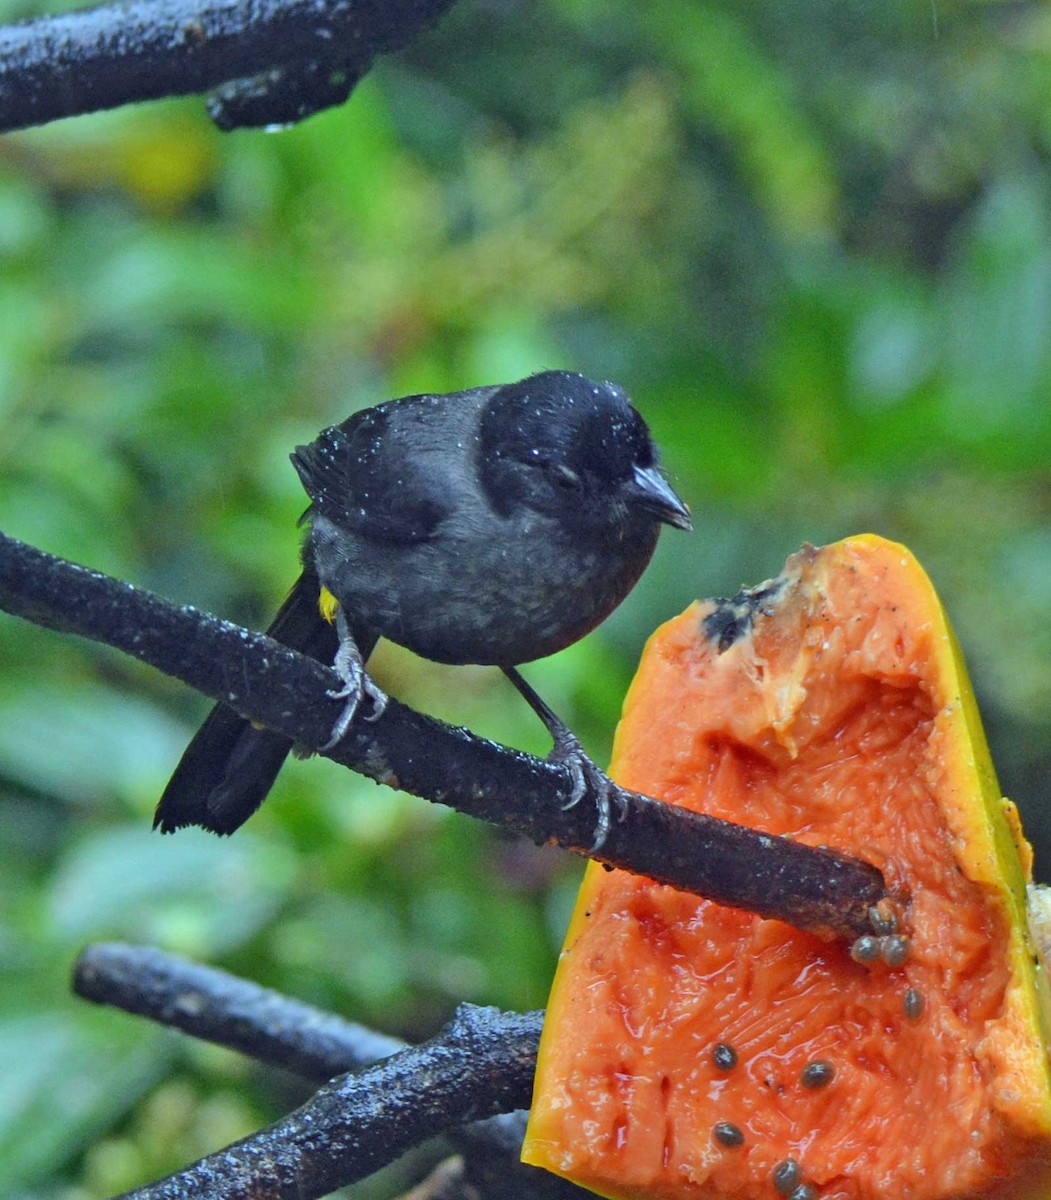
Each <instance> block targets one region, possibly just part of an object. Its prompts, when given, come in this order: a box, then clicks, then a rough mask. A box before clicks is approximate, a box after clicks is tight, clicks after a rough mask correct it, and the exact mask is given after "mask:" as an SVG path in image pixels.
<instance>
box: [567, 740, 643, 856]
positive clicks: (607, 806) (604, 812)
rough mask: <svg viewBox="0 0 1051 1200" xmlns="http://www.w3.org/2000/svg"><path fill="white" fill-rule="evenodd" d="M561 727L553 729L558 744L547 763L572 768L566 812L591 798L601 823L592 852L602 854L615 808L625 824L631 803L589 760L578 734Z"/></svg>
mask: <svg viewBox="0 0 1051 1200" xmlns="http://www.w3.org/2000/svg"><path fill="white" fill-rule="evenodd" d="M558 724H559V726H560V728H557V729H551V734H552V736H553V737H554V739H555V744H554V746H552V748H551V753H550V754H548V756H547V761H548V762H553V763H560V764H561V765H562V766H565V767H568V768H569V774H570V778H571V779H572V780H573V787H572V790H571V792H570V795H569V799H568V800H567V801H566V803H565V804H563V805H562V808H563V810H565V809H568V808H574V807H575V806H576V805H578V804H579V803H580V802H581V800H583V799H584V797H585V796H587V795H590V796H591V798H592V799H593V800H594V802H595V807H596V808H597V809H598V823H597V824H596V826H595V840H594V842H593V843H592V846H591V849H592V851H595V850H601V848H602V847H603V846H604V845H605V842H606V838H607V837H608V836H609V831H610V829H611V828H612V826H613V819H612V809H613V807H614V806H616V808H617V820H618V821H623V820H624V818H625V817H626V816H627V815H628V804H627V800H626V799H625V797H624V793H623V792H622V791H621V790H620V788H618V787H617V785H616V784H615V783H614V782H613V780H612V779H610V777H609V776H608V775H607V774H606V773H605V771H603V770H602V769H601V768H600V767H599V766H598V765H597V764H596V763H595V762H593V761H592V759H590V758H589V757H588V755H587V752H586V751H585V750H584V747H583V746H582V745H581V744H580V739H579V738H578V737H577V736H576V734H575V733H573V732H572V730H571V729H570V728H569V727H568V726H567V725H564V724H563V723H562V722H561V721H559V722H558Z"/></svg>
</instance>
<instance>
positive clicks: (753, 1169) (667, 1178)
mask: <svg viewBox="0 0 1051 1200" xmlns="http://www.w3.org/2000/svg"><path fill="white" fill-rule="evenodd" d="M611 774H612V775H613V777H614V778H615V779H616V780H617V781H618V782H619V783H621V784H623V785H624V786H625V787H628V788H632V789H635V790H637V791H640V792H644V793H646V794H648V795H652V796H656V797H659V798H661V799H663V800H665V801H667V802H669V803H673V804H681V805H685V806H686V807H688V808H691V809H695V810H699V811H704V812H708V813H712V814H713V815H715V816H719V817H724V818H726V819H728V820H732V821H737V822H740V823H742V824H747V825H750V826H752V827H754V828H758V829H762V830H765V831H767V832H770V833H776V834H785V835H788V836H791V837H793V838H796V839H798V840H800V841H802V842H807V843H810V844H814V845H817V844H825V845H829V846H833V847H836V848H837V849H841V850H844V851H847V852H849V853H852V854H855V855H857V856H858V857H861V858H864V859H867V860H868V861H870V862H872V863H874V864H875V865H876V866H878V867H879V868H880V869H881V870H882V871H883V873H884V876H885V878H886V880H887V882H888V886H889V887H890V889H891V892H892V895H893V896H894V897H895V907H896V909H897V913H898V919H899V921H900V928H899V929H898V931H897V932H893V930H892V929H891V925H892V923H893V918H892V917H890V915H889V914H888V913H884V914H880V915H879V917H878V919H877V920H876V921H875V927H874V932H873V943H874V945H875V947H876V957H875V960H874V961H857V958H858V957H859V956H860V957H863V958H867V959H871V957H872V955H871V953H869V952H871V951H872V949H873V947H872V945H866V947H865V951H866V952H865V953H864V954H862V953H861V951H862V947H861V946H860V945H859V944H858V943H855V946H854V947H850V946H847V945H842V944H838V943H830V942H828V941H822V940H819V939H818V938H817V937H815V936H814V935H812V934H807V933H803V932H800V931H798V930H796V929H794V928H792V927H790V926H788V925H786V924H784V923H782V922H780V921H776V920H769V919H766V920H764V919H761V918H759V917H756V916H753V915H751V914H749V913H746V912H742V911H738V910H735V909H731V908H727V907H723V906H720V905H717V904H715V903H712V902H709V901H705V900H700V899H698V898H697V897H695V896H691V895H687V894H684V893H681V892H677V891H675V890H674V889H672V888H669V887H667V886H662V885H658V884H655V883H653V882H652V881H650V880H646V879H643V878H640V877H638V876H633V875H629V874H627V873H625V872H620V871H613V872H607V871H605V870H603V869H601V868H599V867H597V866H596V865H595V864H592V865H591V867H590V868H589V870H588V872H587V875H586V877H585V880H584V883H583V886H582V888H581V891H580V895H579V899H578V902H577V905H576V910H575V912H574V915H573V918H572V922H571V924H570V927H569V932H568V934H567V937H566V941H565V945H564V948H563V951H562V955H561V958H560V961H559V966H558V970H557V973H556V977H555V980H554V985H553V991H552V993H551V999H550V1004H549V1007H548V1011H547V1019H546V1023H545V1026H544V1032H543V1038H542V1041H541V1047H540V1056H539V1060H538V1067H537V1074H536V1083H535V1092H534V1102H533V1108H532V1115H531V1118H530V1122H529V1127H528V1132H527V1135H526V1140H525V1145H524V1149H523V1158H524V1160H525V1161H526V1162H529V1163H533V1164H535V1165H538V1166H542V1167H546V1168H547V1169H548V1170H550V1171H554V1172H556V1173H557V1174H560V1175H563V1176H565V1177H567V1178H569V1179H572V1180H574V1181H576V1182H577V1183H580V1184H583V1185H584V1186H585V1187H587V1188H590V1189H592V1190H593V1191H596V1192H599V1193H600V1194H602V1195H605V1196H609V1197H625V1198H627V1197H631V1198H642V1197H662V1198H668V1200H690V1198H694V1197H712V1198H715V1197H727V1198H732V1200H779V1197H784V1196H789V1197H793V1198H794V1200H814V1197H821V1198H822V1200H945V1198H947V1197H979V1196H980V1197H993V1196H997V1197H999V1196H1012V1197H1023V1196H1034V1197H1036V1196H1041V1195H1051V1076H1049V1069H1048V1057H1047V1051H1046V1046H1047V1031H1048V1017H1047V1013H1048V989H1047V983H1046V981H1045V979H1044V978H1043V974H1042V971H1041V969H1040V968H1039V967H1038V966H1037V965H1036V960H1035V958H1034V954H1033V950H1032V946H1031V944H1030V940H1029V935H1028V933H1027V929H1026V921H1025V887H1026V883H1027V880H1028V876H1029V870H1030V853H1029V848H1028V845H1027V844H1026V843H1025V840H1024V838H1023V837H1022V834H1021V829H1020V826H1019V823H1018V820H1017V815H1016V813H1015V812H1014V809H1013V806H1012V805H1011V804H1010V803H1009V802H1008V801H1005V800H1004V799H1003V798H1002V796H1001V794H1000V790H999V787H998V786H997V782H996V776H995V774H994V772H993V767H992V764H991V762H990V759H989V753H988V750H987V748H986V743H985V738H984V735H983V732H982V728H981V724H980V721H979V717H978V712H977V709H976V706H975V703H974V699H973V697H972V694H971V690H970V687H969V685H968V682H967V677H966V673H965V669H964V665H963V662H962V660H961V658H960V654H959V651H958V649H957V646H956V642H955V640H954V638H953V635H952V632H951V630H950V628H949V624H948V621H947V619H946V617H945V614H944V612H943V611H942V608H941V605H940V604H939V602H938V598H937V596H936V594H935V592H934V589H933V587H932V585H931V583H930V581H929V580H928V578H927V576H926V575H925V574H924V572H923V570H922V569H921V568H920V566H919V564H918V563H917V562H916V560H915V558H914V557H913V556H912V555H911V554H910V553H909V551H908V550H906V549H905V548H904V547H903V546H899V545H895V544H893V543H891V542H888V541H885V540H883V539H881V538H878V537H874V536H869V535H866V536H861V537H856V538H850V539H848V540H846V541H842V542H838V543H836V544H834V545H830V546H826V547H822V548H819V549H815V548H813V547H804V549H803V550H802V551H800V552H799V553H798V554H796V555H794V556H793V557H791V558H790V559H789V560H788V563H787V564H786V567H785V570H784V573H783V574H782V575H781V576H779V577H778V578H777V579H775V580H772V581H770V582H768V583H766V584H763V585H762V586H761V587H759V588H755V589H751V590H749V591H742V592H741V593H740V594H739V595H738V596H736V597H735V598H734V599H733V600H729V601H727V600H718V601H707V602H700V603H697V604H695V605H693V606H692V607H690V608H689V609H687V611H686V612H685V613H683V614H682V615H681V616H680V617H678V618H676V619H675V620H672V621H670V622H669V623H668V624H666V625H664V626H663V627H662V628H660V629H659V630H658V631H657V632H656V633H655V634H654V635H653V637H652V638H651V640H650V642H649V644H648V646H647V648H646V651H645V654H644V656H643V659H642V662H641V665H640V667H639V671H638V674H637V676H636V679H635V681H634V683H633V685H632V687H631V690H630V692H629V694H628V697H627V699H626V701H625V706H624V713H623V718H622V720H621V723H620V726H619V728H618V732H617V737H616V741H615V746H614V754H613V764H612V768H611Z"/></svg>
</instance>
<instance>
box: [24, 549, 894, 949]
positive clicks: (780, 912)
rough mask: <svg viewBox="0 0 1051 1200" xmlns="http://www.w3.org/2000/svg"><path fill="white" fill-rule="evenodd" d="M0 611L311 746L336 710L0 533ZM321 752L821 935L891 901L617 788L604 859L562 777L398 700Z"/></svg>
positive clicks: (830, 864)
mask: <svg viewBox="0 0 1051 1200" xmlns="http://www.w3.org/2000/svg"><path fill="white" fill-rule="evenodd" d="M0 609H2V610H5V611H7V612H9V613H13V614H15V615H17V616H21V617H24V618H26V619H27V620H30V621H34V622H35V623H37V624H39V625H45V626H48V627H49V628H52V629H56V630H60V631H63V632H71V633H78V634H81V635H82V636H85V637H90V638H93V639H94V640H96V641H100V642H105V643H107V644H108V645H110V646H114V647H116V648H117V649H120V650H123V651H124V652H125V653H127V654H131V655H134V657H136V658H138V659H141V660H142V661H143V662H147V663H150V664H151V665H153V666H154V667H156V668H157V669H158V670H161V671H164V672H165V673H166V674H169V675H173V676H175V677H176V678H178V679H181V680H183V682H185V683H187V684H189V685H190V686H191V687H194V688H197V689H198V690H199V691H201V692H204V693H205V695H208V696H211V697H213V698H215V699H219V700H224V701H226V702H227V703H228V704H230V705H231V706H232V707H233V708H234V709H236V710H237V712H239V713H240V714H241V715H242V716H245V717H248V718H249V719H251V720H254V721H258V722H260V723H261V724H263V725H266V726H268V727H269V728H272V729H276V730H279V731H280V732H281V733H283V734H285V735H287V736H288V737H290V738H293V739H295V741H297V742H299V743H301V744H304V745H307V746H317V745H322V744H323V743H324V742H325V741H326V740H327V738H328V735H329V731H330V730H331V729H332V727H333V725H334V723H335V721H336V718H337V717H338V715H339V713H340V710H341V706H342V701H340V700H336V699H333V698H332V697H331V694H330V693H331V692H332V691H333V690H335V689H337V688H338V686H339V679H338V677H337V675H336V674H335V672H334V671H333V670H331V669H330V668H328V667H324V666H322V665H321V664H320V663H318V662H316V661H315V660H314V659H312V658H309V657H306V656H304V655H301V654H297V653H296V652H295V651H293V650H290V649H289V648H288V647H286V646H282V645H281V644H280V643H279V642H275V641H273V640H272V639H271V638H268V637H266V636H265V635H264V634H260V633H251V632H249V631H248V630H245V629H241V628H240V627H238V626H236V625H233V624H231V623H229V622H227V621H221V620H218V619H217V618H215V617H211V616H208V615H207V614H205V613H201V612H198V611H197V610H196V609H194V608H191V607H189V606H185V607H181V608H179V607H176V606H174V605H172V604H170V603H168V602H167V601H165V600H163V599H161V598H160V597H159V596H156V595H154V594H152V593H150V592H147V591H144V590H142V589H139V588H135V587H133V586H132V585H131V584H127V583H122V582H120V581H119V580H116V579H111V578H109V577H108V576H106V575H102V574H100V573H98V572H96V571H91V570H88V569H87V568H84V567H80V566H76V565H75V564H73V563H70V562H67V561H65V560H63V559H60V558H56V557H54V556H52V555H49V554H46V553H44V552H43V551H41V550H37V549H34V548H33V547H31V546H27V545H26V544H24V543H22V542H19V541H17V540H15V539H13V538H8V537H6V536H5V535H3V534H0ZM326 757H328V758H331V759H333V760H334V761H336V762H339V763H342V764H343V765H344V766H349V767H352V768H353V769H354V770H356V771H359V772H361V773H362V774H364V775H367V776H369V777H370V778H372V779H374V780H376V781H377V782H379V783H384V784H388V785H390V786H391V787H398V788H401V789H403V790H405V791H408V792H411V793H413V794H414V795H417V796H422V797H423V798H424V799H427V800H432V801H435V802H437V803H441V804H448V805H450V806H452V807H454V808H456V809H458V810H459V811H461V812H464V813H468V814H470V815H471V816H474V817H478V818H481V819H482V820H486V821H491V822H493V823H494V824H499V825H504V826H506V827H508V828H510V829H513V830H515V831H517V832H519V833H522V834H524V835H525V836H527V837H529V838H531V839H532V840H533V841H536V842H538V843H540V842H557V843H558V844H559V845H562V846H565V847H566V848H567V849H570V850H573V851H574V852H575V853H578V854H582V855H587V856H589V857H592V858H596V859H598V860H599V861H600V862H603V863H605V864H607V865H609V866H611V867H614V866H615V867H622V868H624V869H625V870H628V871H632V872H634V873H635V874H641V875H646V876H648V877H650V878H652V879H655V880H657V881H658V882H660V883H666V884H669V885H671V886H673V887H677V888H679V889H681V890H683V891H688V892H694V893H696V894H697V895H700V896H705V897H707V898H708V899H711V900H715V901H718V902H719V903H721V904H728V905H732V906H734V907H737V908H744V909H747V910H749V911H751V912H755V913H758V914H760V915H761V916H766V917H778V918H780V919H781V920H785V921H788V922H789V923H791V924H793V925H796V926H798V927H799V928H801V929H808V930H811V931H814V932H817V933H820V934H823V935H832V936H840V937H846V938H853V937H856V936H857V935H859V934H860V933H863V932H868V931H869V929H870V926H869V921H868V908H869V906H870V905H872V904H875V903H876V901H877V900H879V899H880V898H881V897H882V896H883V895H884V885H883V879H882V876H881V875H880V873H879V872H878V871H877V870H876V868H875V867H873V866H871V865H870V864H867V863H863V862H860V861H859V860H857V859H854V858H851V857H848V856H846V855H840V854H834V853H832V852H831V851H828V850H819V849H815V848H813V847H809V846H804V845H801V844H799V843H797V842H793V841H790V840H788V839H786V838H780V837H773V836H771V835H769V834H764V833H759V832H757V831H755V830H753V829H748V828H745V827H743V826H739V825H734V824H732V823H731V822H728V821H721V820H718V819H716V818H714V817H708V816H705V815H702V814H698V813H690V812H687V811H686V810H684V809H681V808H676V807H674V806H672V805H667V804H661V803H658V802H657V801H655V800H651V799H648V798H647V797H645V796H639V795H637V794H636V793H634V792H626V791H623V792H622V793H621V795H622V797H623V801H624V803H623V807H624V810H625V814H626V815H625V818H624V820H622V821H619V822H616V821H615V822H614V823H613V826H612V828H611V830H610V833H609V836H608V838H607V839H606V841H605V843H604V844H603V846H602V847H601V849H600V850H595V849H593V848H592V841H593V837H594V829H593V824H594V813H595V805H594V802H593V800H591V799H590V798H589V796H585V797H584V800H583V801H582V802H581V803H580V804H578V805H576V806H575V807H574V808H571V809H568V810H567V809H565V808H564V807H563V806H564V805H565V804H566V803H567V801H568V800H569V799H570V797H571V795H572V778H571V775H570V772H569V770H568V768H566V767H565V766H563V765H560V764H555V763H551V762H546V761H543V760H541V759H538V758H534V757H532V756H530V755H527V754H522V753H520V752H519V751H516V750H510V749H507V748H506V747H501V746H497V745H496V744H495V743H493V742H490V741H487V740H486V739H484V738H480V737H476V736H475V735H473V734H471V733H470V732H468V731H467V730H465V729H456V728H453V727H451V726H448V725H444V724H442V723H441V722H440V721H436V720H434V719H433V718H431V717H426V716H424V715H422V714H421V713H418V712H415V711H413V710H412V709H410V708H406V707H405V706H404V705H402V704H399V703H398V702H397V701H394V700H392V701H391V702H390V704H389V705H388V706H387V709H386V711H385V712H384V714H383V716H381V717H380V718H379V720H376V721H368V720H356V721H355V722H354V724H353V725H352V726H351V729H350V731H349V732H348V734H347V736H346V737H345V738H344V739H343V741H342V742H340V743H339V744H338V745H337V746H335V747H334V748H333V749H332V750H330V751H327V752H326Z"/></svg>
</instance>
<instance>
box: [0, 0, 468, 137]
mask: <svg viewBox="0 0 1051 1200" xmlns="http://www.w3.org/2000/svg"><path fill="white" fill-rule="evenodd" d="M451 4H452V0H252V3H246V2H245V0H204V2H203V3H201V2H198V0H126V2H125V3H119V4H103V5H100V6H98V7H95V8H86V9H78V10H76V11H74V12H69V13H62V14H60V15H57V16H49V17H38V18H36V19H35V20H31V21H24V22H20V23H18V24H15V25H8V26H4V27H0V132H4V131H7V130H12V129H22V128H25V127H26V126H29V125H41V124H44V123H45V122H47V121H54V120H55V119H57V118H58V117H69V116H75V115H77V114H80V113H87V112H94V111H96V110H97V109H103V108H115V107H117V106H118V105H121V104H129V103H132V102H135V101H140V100H155V99H159V98H160V97H163V96H182V95H188V94H191V93H194V92H203V91H208V90H210V89H213V88H219V89H220V90H219V91H218V92H217V93H216V94H215V95H214V96H213V98H212V101H211V104H210V111H211V115H212V117H213V118H214V119H215V120H216V122H217V124H219V125H220V127H221V128H224V129H232V128H235V127H237V126H241V125H272V124H286V123H288V122H292V121H298V120H301V119H302V118H303V117H305V116H309V115H310V113H312V112H316V111H318V110H319V109H321V108H325V107H328V106H329V105H333V104H340V103H342V102H343V101H344V100H345V99H346V98H347V96H348V95H349V93H350V90H351V88H352V87H353V86H354V84H355V83H356V82H357V80H358V79H360V78H361V76H363V75H364V74H365V73H366V72H367V71H368V70H369V68H370V66H371V65H372V61H373V59H374V58H375V57H376V55H378V54H386V53H389V52H390V51H392V50H396V49H399V48H400V47H402V46H404V45H406V44H407V43H408V42H410V41H411V40H412V39H413V38H414V37H415V36H416V35H417V34H418V33H419V32H420V31H421V30H423V29H426V28H428V27H429V26H432V25H435V24H436V23H437V21H438V19H439V18H440V17H441V15H442V14H443V13H444V12H445V10H446V9H447V8H448V7H449V6H450V5H451Z"/></svg>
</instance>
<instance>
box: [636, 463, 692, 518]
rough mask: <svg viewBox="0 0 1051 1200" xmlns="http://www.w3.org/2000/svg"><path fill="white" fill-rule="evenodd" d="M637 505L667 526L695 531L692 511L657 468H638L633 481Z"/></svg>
mask: <svg viewBox="0 0 1051 1200" xmlns="http://www.w3.org/2000/svg"><path fill="white" fill-rule="evenodd" d="M631 494H632V498H633V499H634V501H635V503H636V504H638V505H639V506H640V507H641V508H644V509H646V510H647V511H648V512H651V513H653V515H654V516H655V517H656V518H657V520H658V521H663V522H664V524H665V525H674V526H675V528H676V529H685V530H687V531H689V530H691V529H693V525H692V523H691V522H690V510H689V509H688V508H687V507H686V505H685V504H684V503H683V502H682V500H680V499H679V497H678V496H677V495H676V494H675V491H674V489H673V488H672V486H671V484H670V483H669V482H668V481H667V480H666V479H665V478H664V476H663V475H662V474H661V473H660V471H658V470H657V468H656V467H636V468H635V470H634V474H633V477H632V481H631Z"/></svg>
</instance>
